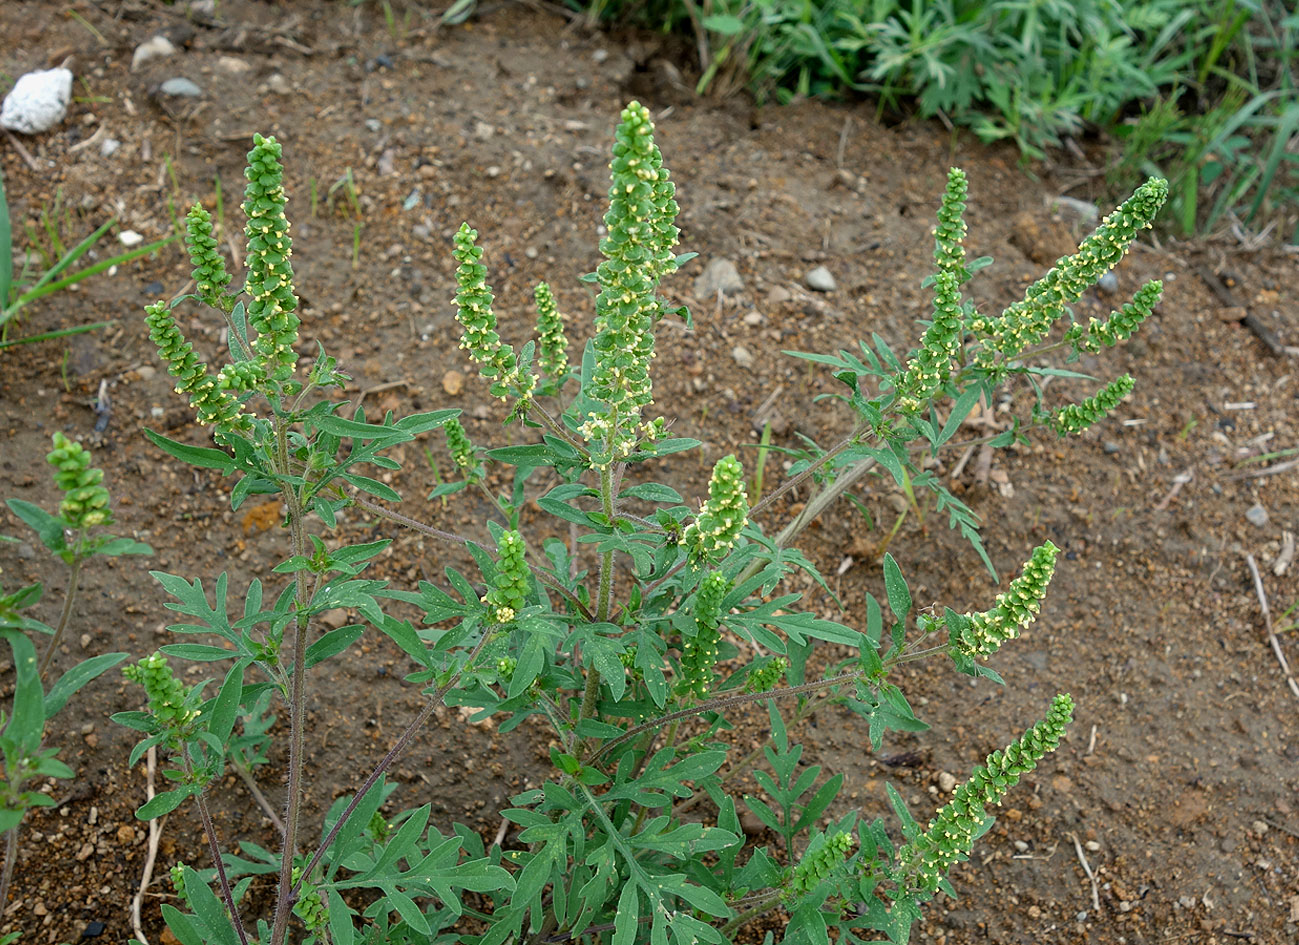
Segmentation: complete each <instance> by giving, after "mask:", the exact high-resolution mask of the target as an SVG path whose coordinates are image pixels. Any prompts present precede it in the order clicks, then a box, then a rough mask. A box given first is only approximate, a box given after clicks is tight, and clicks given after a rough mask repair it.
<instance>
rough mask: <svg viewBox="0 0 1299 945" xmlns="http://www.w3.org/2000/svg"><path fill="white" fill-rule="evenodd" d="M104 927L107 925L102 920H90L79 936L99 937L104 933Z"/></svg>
mask: <svg viewBox="0 0 1299 945" xmlns="http://www.w3.org/2000/svg"><path fill="white" fill-rule="evenodd" d="M106 928H108V926H106V925H104V923H102V922H90V923H88V924H87V925H86V927H85V929H83V930H82V932H81V937H82V938H99V936H101V935H103V934H104V929H106Z"/></svg>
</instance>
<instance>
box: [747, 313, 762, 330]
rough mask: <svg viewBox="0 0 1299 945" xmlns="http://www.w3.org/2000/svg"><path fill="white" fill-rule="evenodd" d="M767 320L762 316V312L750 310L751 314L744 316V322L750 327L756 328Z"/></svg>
mask: <svg viewBox="0 0 1299 945" xmlns="http://www.w3.org/2000/svg"><path fill="white" fill-rule="evenodd" d="M765 321H766V319H765V318H763V317H762V313H761V312H749V314H747V315H745V316H744V324H746V325H748V326H749V327H750V328H756V327H758V326H759V325H761V324H762V323H763V322H765Z"/></svg>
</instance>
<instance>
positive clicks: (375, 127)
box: [365, 118, 383, 134]
mask: <svg viewBox="0 0 1299 945" xmlns="http://www.w3.org/2000/svg"><path fill="white" fill-rule="evenodd" d="M365 127H367V128H369V129H370V130H371V131H373V132H374V133H376V134H378V132H379V129H380V128H382V127H383V122H381V121H380V120H379V119H377V118H367V119H366V120H365Z"/></svg>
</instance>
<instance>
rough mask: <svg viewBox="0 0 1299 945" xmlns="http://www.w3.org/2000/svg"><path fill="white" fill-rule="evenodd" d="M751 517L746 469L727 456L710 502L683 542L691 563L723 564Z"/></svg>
mask: <svg viewBox="0 0 1299 945" xmlns="http://www.w3.org/2000/svg"><path fill="white" fill-rule="evenodd" d="M748 515H749V496H748V493H747V492H746V491H745V489H744V468H743V467H742V466H741V465H740V461H739V460H738V459H736V458H735V457H734V456H733V455H732V456H725V457H723V458H722V459H719V460H718V461H717V465H716V466H714V467H713V475H712V478H711V479H710V480H709V481H708V499H707V501H705V502H704V504H703V506H702V508H700V510H699V516H698V517H697V518H696V519H695V521H694V523H693V524H692V525H690V527H689V528H687V529H686V531H685V534H684V536H683V539H682V540H683V541H684V542H685V546H686V548H687V549H688V550H689V553H690V558H691V560H692V561H693V562H695V563H696V564H697V563H698V562H700V561H704V560H707V561H720V560H721V559H722V558H723V557H725V556H726V553H727V552H729V551H730V550H731V548H732V547H733V546H734V545H735V542H736V539H738V538H739V537H740V532H741V531H743V529H744V523H745V522H746V521H747V520H748Z"/></svg>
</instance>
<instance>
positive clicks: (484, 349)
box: [451, 223, 537, 400]
mask: <svg viewBox="0 0 1299 945" xmlns="http://www.w3.org/2000/svg"><path fill="white" fill-rule="evenodd" d="M477 239H478V231H477V230H471V229H470V228H469V224H468V223H462V224H460V229H459V230H457V231H456V235H455V238H454V243H455V248H454V249H453V250H452V251H451V255H452V256H453V257H454V258H455V261H456V262H457V263H459V264H460V265H459V267H458V268H457V269H456V284H457V285H459V286H460V290H459V291H458V292H456V319H457V320H458V321H459V322H460V324H461V326H462V327H463V328H464V333H463V334H462V335H461V338H460V347H461V348H463V349H464V350H465V351H467V352H468V353H469V357H470V358H472V359H473V361H474V362H475V363H476V364H478V365H479V368H480V371H481V373H482V375H483V377H485V378H487V379H489V380H491V381H492V386H491V392H492V394H493V396H496V397H499V398H501V399H502V400H505V399H506V398H507V397H508V396H509V395H510V393H511V388H515V389H516V390H515V392H516V393H519V394H520V399H521V400H526V399H527V398H528V397H529V396H531V394H532V392H533V390H535V389H536V387H537V378H536V375H533V374H529V375H528V376H527V377H522V376H520V372H519V363H518V358H517V357H515V354H514V349H513V348H512V347H510V346H509V345H507V344H505V343H504V342H503V341H501V336H500V335H498V334H497V333H496V314H495V313H494V312H493V311H492V301H493V296H492V289H491V286H489V285H488V284H487V267H486V266H484V265H483V264H482V262H481V260H482V258H483V249H482V247H481V246H477V245H475V241H476V240H477Z"/></svg>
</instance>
